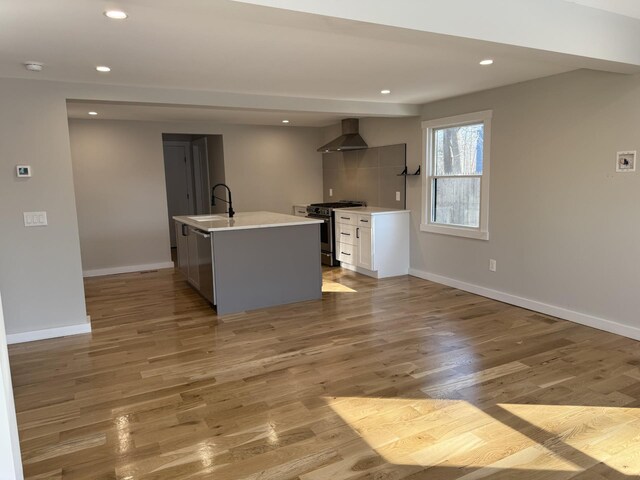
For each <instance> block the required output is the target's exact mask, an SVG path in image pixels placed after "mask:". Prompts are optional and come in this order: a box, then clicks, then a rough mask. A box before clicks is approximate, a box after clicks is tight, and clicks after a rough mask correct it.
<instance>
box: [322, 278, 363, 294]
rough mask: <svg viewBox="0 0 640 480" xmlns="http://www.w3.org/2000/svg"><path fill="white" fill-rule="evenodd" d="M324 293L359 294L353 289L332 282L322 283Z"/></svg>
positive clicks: (325, 281)
mask: <svg viewBox="0 0 640 480" xmlns="http://www.w3.org/2000/svg"><path fill="white" fill-rule="evenodd" d="M322 292H323V293H357V292H356V290H354V289H353V288H349V287H347V286H345V285H342V284H341V283H337V282H332V281H331V280H323V281H322Z"/></svg>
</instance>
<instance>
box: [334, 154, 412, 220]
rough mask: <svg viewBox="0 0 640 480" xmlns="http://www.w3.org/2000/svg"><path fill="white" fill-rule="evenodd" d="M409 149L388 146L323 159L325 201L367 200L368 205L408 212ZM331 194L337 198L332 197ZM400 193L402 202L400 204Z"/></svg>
mask: <svg viewBox="0 0 640 480" xmlns="http://www.w3.org/2000/svg"><path fill="white" fill-rule="evenodd" d="M405 165H406V145H405V144H397V145H386V146H383V147H372V148H368V149H366V150H356V151H353V152H334V153H325V154H323V155H322V174H323V199H324V201H325V202H335V201H338V200H364V201H365V202H367V205H369V206H374V207H386V208H405V198H406V182H405V180H406V178H405V177H404V176H398V174H400V173H402V171H403V170H404V168H405ZM331 190H332V191H333V195H331V194H330V193H331ZM396 192H400V200H396Z"/></svg>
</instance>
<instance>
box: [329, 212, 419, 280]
mask: <svg viewBox="0 0 640 480" xmlns="http://www.w3.org/2000/svg"><path fill="white" fill-rule="evenodd" d="M335 215H336V248H337V252H338V255H337V257H338V260H339V261H340V263H341V265H342V267H344V268H347V269H349V270H354V271H356V272H359V273H362V274H364V275H369V276H370V277H375V278H385V277H395V276H398V275H407V274H408V273H409V215H410V212H409V211H408V210H391V209H383V208H376V207H358V208H355V209H340V210H338V211H336V214H335Z"/></svg>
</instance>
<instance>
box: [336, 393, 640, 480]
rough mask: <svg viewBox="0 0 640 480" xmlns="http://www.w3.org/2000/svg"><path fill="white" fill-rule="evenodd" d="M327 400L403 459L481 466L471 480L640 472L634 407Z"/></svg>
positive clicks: (389, 456) (387, 452) (396, 459)
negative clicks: (519, 473) (504, 473)
mask: <svg viewBox="0 0 640 480" xmlns="http://www.w3.org/2000/svg"><path fill="white" fill-rule="evenodd" d="M324 400H325V401H326V402H327V404H328V405H329V406H330V407H331V408H332V410H333V411H335V412H336V413H337V414H338V415H339V416H340V417H341V419H342V420H343V421H344V422H345V423H347V424H348V425H349V426H350V427H351V428H352V429H353V430H354V431H355V432H356V433H358V435H359V436H360V437H361V438H362V439H363V440H364V441H365V442H366V443H367V444H368V445H369V446H370V447H371V448H373V449H374V450H375V451H376V452H377V453H378V454H379V455H380V456H381V457H383V458H384V459H385V460H386V461H387V462H389V463H392V464H395V465H419V466H423V467H430V466H438V467H467V468H476V469H477V470H475V471H474V472H472V473H469V474H468V475H465V476H464V477H462V478H464V479H465V480H472V479H475V478H484V477H486V476H487V475H491V474H492V473H495V472H496V471H497V470H498V471H499V470H504V469H509V470H537V471H553V472H580V471H584V470H586V469H588V468H590V467H592V466H594V465H596V464H597V463H599V462H604V463H605V464H607V465H608V466H610V467H611V468H614V469H616V470H618V471H620V472H623V473H625V474H631V475H635V474H639V473H640V454H636V453H635V452H638V451H640V450H639V449H640V411H636V410H634V409H624V408H614V407H590V406H548V405H511V404H505V405H495V406H492V407H490V412H491V414H492V415H489V414H487V413H485V412H484V411H482V410H480V409H479V408H477V407H475V406H474V405H472V404H470V403H468V402H466V401H463V400H445V399H400V398H398V399H396V398H366V397H325V398H324ZM519 430H522V432H524V433H521V432H520V431H519ZM525 433H526V435H525ZM530 437H533V438H535V440H533V439H532V438H530ZM625 452H626V454H625ZM618 453H622V454H621V455H620V457H619V458H617V457H616V455H617V454H618ZM633 455H635V457H634V458H633V459H632V458H631V457H632V456H633Z"/></svg>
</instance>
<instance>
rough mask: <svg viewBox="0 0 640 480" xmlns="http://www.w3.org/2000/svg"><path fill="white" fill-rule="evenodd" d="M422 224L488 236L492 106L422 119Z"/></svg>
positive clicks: (437, 230)
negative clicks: (454, 115) (445, 116)
mask: <svg viewBox="0 0 640 480" xmlns="http://www.w3.org/2000/svg"><path fill="white" fill-rule="evenodd" d="M422 129H423V138H424V145H423V153H424V171H425V172H426V173H427V175H425V177H424V180H423V182H424V183H423V206H424V212H423V219H422V225H421V230H422V231H425V232H432V233H444V234H447V235H458V236H461V237H469V238H477V239H481V240H488V239H489V229H488V220H489V218H488V217H489V145H490V140H491V111H484V112H478V113H471V114H468V115H460V116H456V117H448V118H442V119H439V120H430V121H428V122H423V123H422Z"/></svg>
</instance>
